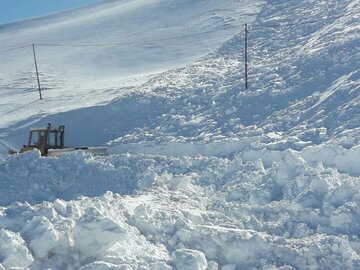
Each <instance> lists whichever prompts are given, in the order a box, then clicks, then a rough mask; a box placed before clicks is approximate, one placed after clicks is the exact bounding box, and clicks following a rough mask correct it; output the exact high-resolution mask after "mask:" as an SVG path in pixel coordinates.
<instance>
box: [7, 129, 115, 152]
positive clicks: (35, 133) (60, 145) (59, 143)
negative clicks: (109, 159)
mask: <svg viewBox="0 0 360 270" xmlns="http://www.w3.org/2000/svg"><path fill="white" fill-rule="evenodd" d="M64 138H65V126H64V125H60V126H59V127H57V128H56V127H52V126H51V124H48V126H47V127H44V128H31V129H30V133H29V140H28V143H27V145H23V147H22V148H21V149H20V153H24V152H27V151H31V150H33V149H38V150H39V151H40V152H41V155H42V156H59V155H62V154H65V153H69V152H72V151H76V150H83V151H85V152H87V153H91V154H93V155H100V156H106V155H108V152H107V148H106V147H87V146H81V147H71V146H65V144H64ZM16 153H17V152H16V151H14V150H12V149H10V150H9V154H10V155H12V154H16Z"/></svg>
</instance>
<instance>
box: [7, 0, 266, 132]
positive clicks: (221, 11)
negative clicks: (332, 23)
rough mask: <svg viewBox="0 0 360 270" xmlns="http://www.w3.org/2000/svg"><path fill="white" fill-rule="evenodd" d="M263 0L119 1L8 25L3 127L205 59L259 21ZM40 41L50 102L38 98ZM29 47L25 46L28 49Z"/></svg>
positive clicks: (97, 99)
mask: <svg viewBox="0 0 360 270" xmlns="http://www.w3.org/2000/svg"><path fill="white" fill-rule="evenodd" d="M263 3H264V1H263V0H258V1H249V0H242V1H235V2H234V1H232V0H226V1H215V0H211V1H207V0H206V1H189V0H188V1H177V0H151V1H148V0H131V1H125V0H117V1H101V2H99V3H98V4H96V5H90V6H89V7H86V8H82V9H76V10H74V11H69V12H64V13H60V14H58V15H52V16H49V17H43V18H38V19H34V20H27V21H23V22H17V23H13V24H8V25H2V26H0V44H1V49H0V60H1V62H2V65H1V67H0V71H1V73H2V76H1V80H0V87H1V89H2V93H3V97H2V99H1V109H0V115H2V114H4V113H7V112H8V111H10V110H12V109H14V108H20V107H21V110H18V111H17V112H16V113H14V112H13V113H11V114H7V115H6V117H1V124H0V127H6V126H8V125H9V124H11V123H13V122H14V121H18V120H19V119H26V120H27V121H29V120H28V119H27V118H29V117H35V118H37V119H38V118H40V117H41V116H43V115H46V114H50V113H54V112H62V111H67V110H69V109H77V108H81V107H89V106H93V105H97V104H104V103H107V102H109V101H110V100H112V99H113V98H114V97H119V96H121V94H123V93H127V92H129V91H132V90H134V89H133V88H134V87H135V86H138V85H140V84H142V83H143V82H145V81H146V80H148V79H149V78H150V77H151V76H153V75H154V74H157V73H159V72H162V71H165V70H168V69H170V68H174V67H180V66H182V65H184V64H186V63H190V62H191V61H193V60H195V59H198V58H199V57H201V56H204V55H206V54H208V53H209V52H211V51H213V50H214V49H216V48H217V47H218V46H220V45H221V44H222V43H223V42H225V41H226V40H227V39H229V38H231V37H232V36H233V35H234V34H236V33H238V32H239V28H240V27H242V24H243V23H244V22H245V21H252V20H254V19H255V16H256V14H257V13H258V12H259V10H260V8H261V6H262V4H263ZM33 43H34V44H35V51H36V56H37V63H38V68H39V72H40V81H41V85H42V88H43V96H44V99H45V100H43V101H42V102H35V104H30V105H29V106H26V107H22V106H23V105H25V104H28V103H29V102H30V101H34V100H36V99H37V98H38V89H37V80H36V75H35V68H34V59H33V51H32V47H31V44H33ZM23 46H25V47H23Z"/></svg>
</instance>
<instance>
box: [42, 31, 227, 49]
mask: <svg viewBox="0 0 360 270" xmlns="http://www.w3.org/2000/svg"><path fill="white" fill-rule="evenodd" d="M230 28H234V27H233V26H229V27H223V28H219V29H214V30H209V31H204V32H198V33H192V34H188V35H181V36H174V37H169V38H160V39H147V40H139V41H131V42H120V43H80V44H56V43H35V45H36V46H44V47H117V46H124V45H134V44H148V43H152V42H159V41H168V40H175V39H181V38H187V37H192V36H201V35H205V34H210V33H215V32H219V31H224V30H228V29H230Z"/></svg>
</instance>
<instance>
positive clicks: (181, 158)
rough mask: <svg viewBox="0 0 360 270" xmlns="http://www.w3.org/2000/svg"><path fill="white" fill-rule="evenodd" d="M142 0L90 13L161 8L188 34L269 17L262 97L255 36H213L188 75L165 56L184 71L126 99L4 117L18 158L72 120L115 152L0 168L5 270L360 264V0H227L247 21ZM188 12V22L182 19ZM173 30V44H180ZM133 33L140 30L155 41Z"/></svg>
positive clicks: (210, 4)
mask: <svg viewBox="0 0 360 270" xmlns="http://www.w3.org/2000/svg"><path fill="white" fill-rule="evenodd" d="M225 2H226V3H225ZM129 3H131V5H130V4H125V2H124V1H106V2H104V3H102V4H100V5H95V6H94V7H92V8H89V9H83V10H78V11H76V12H79V14H80V15H81V16H79V18H86V17H87V16H89V14H90V13H91V12H90V11H94V10H95V11H98V12H100V11H101V10H102V5H105V7H106V6H107V7H108V8H109V9H104V10H105V11H104V14H103V15H104V17H102V15H101V16H100V14H102V13H101V12H100V13H98V15H97V16H98V17H96V16H95V17H96V18H97V20H94V21H93V22H92V24H94V25H101V22H102V20H103V19H104V18H106V17H107V16H108V15H109V13H110V14H112V13H113V14H114V16H115V15H116V14H117V12H120V11H121V12H122V13H121V14H123V15H124V16H125V18H126V16H132V15H133V14H134V13H133V10H136V12H139V10H141V12H144V10H147V8H149V6H151V8H150V10H151V11H154V10H155V11H156V14H157V15H159V14H163V13H164V18H170V17H171V20H170V21H171V22H174V23H175V21H176V22H177V23H179V27H180V28H181V29H185V28H186V27H189V24H187V23H188V22H189V23H190V24H191V21H188V19H187V18H188V17H187V16H185V15H188V14H193V16H194V17H193V19H194V21H196V22H199V20H200V19H199V18H201V22H202V24H201V26H202V27H205V28H207V29H208V27H210V29H211V27H214V25H213V19H214V16H213V15H214V14H213V12H215V13H217V14H218V13H221V14H227V15H226V16H230V15H229V14H234V17H232V18H235V21H236V22H237V23H238V25H241V23H242V22H244V21H247V20H248V19H249V17H248V15H246V16H245V15H243V14H242V12H240V11H241V10H242V9H243V8H244V9H245V10H246V8H245V7H248V8H249V10H248V11H250V10H252V12H253V13H254V14H253V15H255V13H258V14H257V16H256V19H255V17H254V16H251V18H252V19H253V20H254V21H253V22H252V23H251V24H249V31H250V35H249V48H250V51H249V53H250V55H249V56H250V63H249V64H250V77H249V79H250V88H249V89H248V90H244V82H243V66H244V65H243V57H244V55H243V44H244V39H243V33H242V31H241V29H240V30H239V31H238V34H236V35H235V36H233V37H232V38H230V39H229V40H227V41H225V36H221V35H220V36H218V35H217V34H216V35H215V34H212V35H210V34H209V36H206V35H205V36H204V37H203V40H202V42H205V43H206V44H209V47H206V46H205V47H202V46H201V45H200V43H201V42H200V43H197V42H198V41H199V40H198V39H197V38H198V36H196V37H191V38H190V37H189V39H190V40H192V41H194V44H195V45H194V44H192V45H188V46H185V47H184V44H181V43H178V44H177V45H178V47H179V48H182V50H183V51H185V49H188V50H189V51H191V52H187V53H189V54H187V53H186V54H185V53H184V54H182V55H179V59H180V60H179V62H176V63H175V64H174V63H173V62H172V60H171V59H172V57H171V56H170V54H168V53H165V54H164V58H166V61H169V62H166V63H167V64H165V67H164V70H167V69H169V70H168V71H165V72H162V73H160V74H158V75H153V76H152V77H151V78H150V79H149V80H147V81H146V80H145V82H144V83H139V84H138V85H137V86H136V87H134V88H132V89H128V90H129V91H128V93H126V94H125V95H124V93H123V92H122V87H121V79H120V85H117V84H118V83H117V82H116V80H117V79H115V78H113V80H110V79H109V80H108V81H110V83H109V84H112V86H111V89H113V90H114V91H112V90H111V89H110V88H109V89H110V91H109V92H107V93H106V94H104V92H103V91H102V90H99V89H100V88H97V89H98V90H99V91H100V92H97V91H95V92H93V97H98V98H96V100H93V101H91V102H89V103H82V101H83V100H82V99H80V98H76V99H75V101H76V102H74V104H75V103H76V104H75V105H74V104H73V105H71V104H70V105H67V104H66V103H65V102H66V100H67V98H64V99H62V100H61V101H59V102H54V101H53V100H47V99H45V100H44V103H48V106H49V107H50V106H54V105H55V104H60V105H61V106H60V107H59V111H61V113H56V114H50V115H49V113H50V112H52V113H54V112H55V110H53V111H48V110H46V109H45V108H43V110H44V111H43V112H42V114H41V115H36V112H31V113H30V114H27V113H28V112H29V111H28V110H29V109H25V110H20V111H19V112H18V114H17V115H16V116H12V117H13V118H11V117H10V118H9V119H8V120H7V121H8V122H3V124H2V129H1V130H0V134H1V135H2V137H1V138H0V140H1V141H0V144H1V143H2V144H3V145H4V147H3V149H4V151H5V148H6V147H7V146H6V145H10V146H12V145H13V146H14V147H19V145H21V144H22V143H23V142H24V139H25V136H26V133H27V130H28V128H29V126H33V125H39V126H44V125H46V123H48V122H51V123H53V124H56V123H59V124H60V123H61V124H65V125H66V128H67V132H68V137H67V139H66V140H67V142H68V143H69V144H72V145H79V144H87V145H105V144H106V145H108V146H109V152H110V153H111V155H109V156H107V157H93V156H91V155H89V154H85V153H83V152H81V151H80V152H76V153H71V154H66V155H64V156H61V157H56V158H55V157H54V158H52V157H49V158H43V157H40V155H39V153H38V152H37V151H33V152H29V153H26V154H22V155H16V156H12V157H7V156H5V155H3V157H0V179H1V181H2V185H1V186H0V205H1V208H0V269H1V267H3V268H5V269H11V267H20V268H25V269H27V268H29V269H48V268H49V269H194V270H195V269H204V270H205V269H222V270H229V269H344V268H346V269H360V260H359V259H360V258H359V252H360V240H359V235H360V234H359V229H358V228H359V223H360V222H359V221H360V220H359V217H358V216H359V209H360V208H359V207H360V200H359V198H360V195H359V191H358V189H359V180H360V170H359V166H358V164H359V161H360V146H359V141H360V133H359V130H360V129H359V126H360V125H359V124H360V122H359V120H360V119H359V108H360V107H359V96H360V89H359V85H360V77H359V68H360V65H359V63H360V61H359V60H360V57H359V56H360V55H359V40H360V39H359V23H358V21H359V15H360V12H359V11H360V1H358V0H346V1H335V0H330V1H285V0H267V1H266V2H261V1H259V2H252V3H253V5H254V6H256V7H257V8H254V6H252V5H250V6H246V3H247V4H250V2H246V1H245V2H240V1H232V2H231V1H228V2H227V1H224V2H223V3H224V5H226V4H230V3H231V4H232V5H233V7H235V8H236V9H235V11H236V10H237V12H235V13H232V12H234V9H231V8H229V7H228V9H221V8H220V6H218V5H223V4H218V3H216V2H215V1H175V0H174V1H152V2H151V3H153V5H151V4H149V6H147V4H145V2H144V1H131V2H129ZM148 3H150V2H148ZM124 5H125V6H126V7H127V8H126V9H124ZM129 5H130V6H131V8H129ZM145 6H146V7H147V8H145ZM175 6H176V7H180V6H181V7H184V10H186V12H185V11H184V12H179V13H176V14H168V11H169V10H172V8H173V7H175ZM260 7H261V10H260V9H259V8H260ZM213 8H214V9H213ZM211 10H212V11H211ZM214 10H216V11H214ZM182 11H183V10H182ZM190 11H191V12H190ZM134 12H135V11H134ZM192 12H194V13H192ZM201 12H203V13H202V14H203V17H198V15H199V14H200V13H201ZM245 13H247V12H245ZM250 13H251V12H250ZM72 14H73V13H66V14H62V15H59V16H60V17H59V18H67V20H66V21H64V22H62V24H69V25H73V28H74V29H75V30H74V32H71V31H64V33H65V34H66V35H74V33H79V31H78V30H76V29H77V28H82V27H85V26H86V27H85V28H87V27H88V25H87V23H86V20H85V21H84V24H82V23H80V22H79V21H77V20H76V19H70V18H71V17H72V16H73V15H72ZM141 14H144V13H141ZM146 14H150V13H146ZM194 14H195V15H194ZM247 14H248V13H247ZM168 15H169V16H170V17H167V16H168ZM177 16H179V17H177ZM237 16H239V17H237ZM244 16H245V17H244ZM215 17H216V16H215ZM57 18H58V17H54V18H51V17H50V18H45V19H44V20H50V21H56V20H57ZM100 18H102V19H100ZM110 18H111V17H110ZM73 20H75V21H73ZM104 20H105V19H104ZM165 21H166V20H161V21H159V22H158V23H159V26H161V27H165V29H164V35H163V36H164V37H166V36H169V35H170V32H171V33H172V31H171V30H172V26H171V25H170V26H169V25H166V24H165ZM32 23H33V24H34V25H32V26H29V27H30V29H37V28H36V27H38V26H37V21H33V22H32ZM194 25H196V24H194ZM194 25H192V26H191V27H189V28H186V29H190V31H191V32H195V30H197V28H196V27H195V26H194ZM90 26H91V24H90V25H89V28H87V29H88V31H89V33H92V32H91V31H90V30H91V29H90V28H91V27H90ZM131 26H132V27H133V28H131V29H130V31H129V32H126V31H125V32H124V33H125V34H129V33H132V32H133V31H134V29H136V31H140V30H143V29H140V28H139V27H140V26H139V25H136V23H134V24H133V25H131ZM148 26H149V29H153V28H154V27H153V25H152V24H150V25H148ZM11 27H15V28H16V27H18V26H5V27H4V30H3V31H5V32H6V31H11V29H12V28H11ZM44 27H45V26H44ZM20 28H21V27H20ZM45 28H47V27H45ZM155 28H156V27H155ZM149 29H146V30H145V31H144V33H146V31H147V30H149ZM156 29H158V28H156ZM230 29H232V28H230ZM235 32H236V31H235ZM84 33H87V32H86V31H85V32H84ZM180 33H183V32H182V31H180ZM216 33H217V32H216ZM228 33H230V32H228ZM233 34H234V33H233ZM101 35H104V36H106V37H107V35H106V33H105V32H101ZM149 35H151V34H149ZM5 36H6V35H5ZM59 37H60V36H59ZM0 39H1V33H0ZM79 40H81V39H80V38H79ZM85 40H86V39H85ZM214 41H216V42H214ZM14 42H15V43H18V44H21V42H24V41H22V40H21V39H20V38H19V37H16V38H15V39H14ZM36 42H39V41H36ZM213 42H214V43H213ZM187 44H188V43H187ZM196 44H197V45H196ZM220 45H221V46H220ZM197 46H198V47H197ZM216 46H220V47H219V48H218V49H214V48H215V47H216ZM165 47H166V44H163V47H162V48H161V50H164V52H166V49H165ZM188 47H189V48H188ZM6 48H7V47H6V46H4V49H6ZM196 48H197V49H196ZM148 49H149V48H147V49H146V50H144V51H143V52H142V53H148V52H147V50H148ZM149 50H150V51H149V52H150V54H151V52H152V49H151V48H150V49H149ZM210 51H211V53H210V54H207V55H206V56H203V54H205V53H207V52H210ZM98 53H99V52H98V51H93V52H91V54H92V55H93V56H94V57H96V56H97V55H99V54H98ZM134 55H135V54H134ZM60 56H61V55H60ZM153 56H154V55H153ZM109 57H111V53H109ZM154 57H155V56H154ZM199 57H200V58H199ZM195 58H199V59H198V60H196V61H193V60H194V59H195ZM47 59H48V61H49V62H50V63H54V62H53V61H54V60H53V59H52V58H51V57H49V58H47ZM75 60H76V59H75ZM190 61H192V62H191V63H189V62H190ZM85 62H86V61H84V62H82V61H80V62H79V64H80V66H81V65H83V64H84V65H85ZM130 62H132V61H130ZM132 63H133V62H132ZM185 63H186V65H184V64H185ZM146 65H147V59H143V61H141V66H142V67H144V70H145V69H146ZM180 65H183V66H181V67H179V68H175V69H173V68H174V67H178V66H180ZM15 67H16V66H15ZM61 67H66V65H64V66H62V65H60V68H61ZM151 67H156V65H154V66H153V65H151ZM87 68H89V69H91V66H89V67H87ZM112 68H114V67H113V66H111V67H109V73H107V74H112V73H111V69H112ZM84 70H85V69H82V68H81V69H80V68H79V72H82V71H84ZM92 70H93V69H92ZM104 79H105V77H104ZM91 80H92V78H91V77H90V78H89V81H91ZM50 81H52V82H53V83H54V85H55V84H57V82H56V79H51V80H50ZM101 89H104V91H105V90H106V89H107V86H104V87H103V88H101ZM88 90H89V89H88V88H86V87H85V88H84V84H83V85H82V86H80V85H79V91H82V92H86V91H88ZM2 93H3V94H2V97H3V96H4V98H8V99H9V100H15V99H16V97H17V96H18V95H19V92H17V91H15V92H13V93H12V95H9V94H8V92H6V91H5V92H2ZM99 93H102V94H101V95H100V94H99ZM32 94H34V93H33V92H32ZM74 96H75V95H74ZM93 97H92V98H93ZM92 98H91V97H90V98H89V99H92ZM111 98H114V99H113V100H112V101H110V99H111ZM103 102H105V103H106V104H101V103H103ZM35 104H36V105H34V107H33V108H35V110H40V109H41V107H40V105H41V104H40V103H39V104H38V103H35ZM94 104H97V105H98V106H92V105H94ZM8 109H9V108H6V109H3V107H1V110H2V111H3V112H6V111H7V110H8ZM70 109H74V110H70ZM4 151H3V152H4ZM15 253H16V254H17V256H14V254H15Z"/></svg>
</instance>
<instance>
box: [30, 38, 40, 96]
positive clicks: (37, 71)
mask: <svg viewBox="0 0 360 270" xmlns="http://www.w3.org/2000/svg"><path fill="white" fill-rule="evenodd" d="M32 48H33V54H34V63H35V69H36V77H37V82H38V88H39V96H40V99H42V96H41V86H40V78H39V70H38V66H37V62H36V53H35V44H32Z"/></svg>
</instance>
